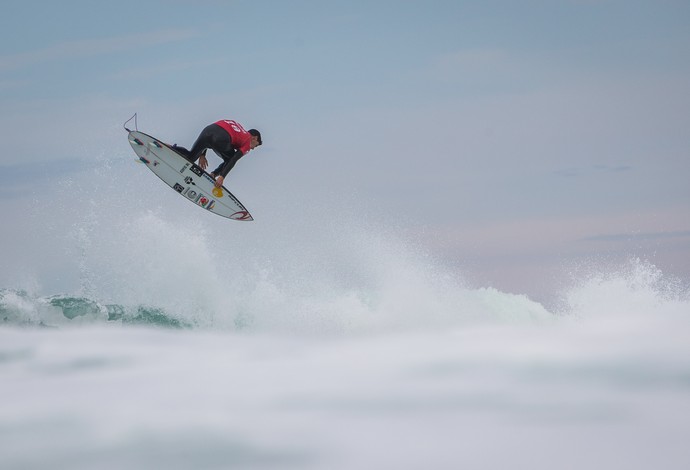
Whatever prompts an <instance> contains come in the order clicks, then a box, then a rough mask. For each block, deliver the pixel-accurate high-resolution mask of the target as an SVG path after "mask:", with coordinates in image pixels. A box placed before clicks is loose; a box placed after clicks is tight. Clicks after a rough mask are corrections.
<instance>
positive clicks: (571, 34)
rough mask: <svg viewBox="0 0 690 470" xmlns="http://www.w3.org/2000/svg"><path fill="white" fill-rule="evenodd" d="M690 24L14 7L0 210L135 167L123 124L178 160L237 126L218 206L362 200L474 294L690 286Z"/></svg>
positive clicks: (499, 13) (344, 4) (180, 1)
mask: <svg viewBox="0 0 690 470" xmlns="http://www.w3.org/2000/svg"><path fill="white" fill-rule="evenodd" d="M689 24H690V2H687V1H685V0H679V1H673V0H649V1H639V0H541V1H537V0H525V1H519V0H503V1H497V0H496V1H491V0H489V1H460V0H457V1H440V0H430V1H425V2H421V1H406V0H401V1H387V0H386V1H381V0H366V1H360V0H348V1H344V0H343V1H328V0H295V1H278V0H274V1H258V0H246V1H242V0H237V1H231V0H228V1H222V0H206V1H204V0H194V1H185V0H169V1H147V0H137V1H132V0H120V1H117V2H100V1H93V0H88V1H87V0H85V1H74V0H66V1H62V2H54V1H47V0H46V1H32V0H21V1H15V0H5V1H3V6H2V15H0V39H1V40H0V136H2V142H3V150H2V152H1V153H0V183H2V187H0V209H2V210H3V212H4V214H5V223H7V224H8V227H9V225H12V224H15V225H17V224H19V222H20V220H19V219H18V218H19V217H22V215H21V214H22V212H21V208H22V207H26V206H30V205H33V204H35V203H36V195H35V194H33V195H30V194H29V193H30V190H28V188H31V187H35V185H41V184H50V183H51V182H55V181H56V180H60V179H65V178H68V177H69V175H70V174H71V173H74V172H77V171H78V170H79V168H80V167H83V166H84V165H87V164H89V163H92V162H93V160H94V157H95V156H98V157H102V156H104V155H105V156H106V157H108V158H109V159H117V158H119V157H120V156H122V157H123V158H125V157H126V158H131V155H130V154H129V152H130V150H129V149H128V146H127V141H126V139H124V138H123V137H124V133H123V131H122V128H121V125H122V123H123V121H124V120H126V119H127V118H128V117H129V116H131V114H132V113H134V112H135V111H136V112H138V113H139V129H140V130H142V131H144V132H147V133H150V134H153V135H156V136H159V137H160V138H162V139H164V140H168V141H170V142H173V141H174V142H177V143H180V144H183V145H191V143H192V142H193V140H194V138H195V137H196V135H197V134H198V132H199V130H200V129H201V128H203V127H204V126H205V125H207V124H208V123H210V122H213V121H215V120H217V119H221V118H232V119H237V120H238V121H239V122H241V123H243V124H244V125H245V127H256V128H259V129H260V130H261V131H262V133H263V138H264V142H265V145H264V146H262V147H261V148H259V149H258V150H256V151H255V152H254V154H250V156H248V157H246V158H245V159H243V160H242V161H241V162H240V163H238V165H237V167H236V168H235V170H233V172H232V173H231V177H230V179H229V180H228V182H227V184H228V185H229V186H231V187H232V186H233V184H234V185H237V186H239V187H242V188H244V187H248V188H257V187H258V188H260V187H262V186H266V187H270V188H271V194H274V193H279V191H280V190H281V189H284V190H285V191H292V192H293V193H294V191H295V188H299V193H300V194H301V196H302V197H303V200H306V201H308V200H324V199H325V198H327V197H328V195H332V194H341V193H342V194H345V195H347V197H350V196H351V195H352V194H353V193H354V194H356V196H354V197H356V198H358V200H360V201H366V203H367V206H368V207H369V208H371V209H372V210H373V211H374V212H376V213H378V214H383V215H384V216H385V217H387V218H390V219H391V220H396V221H399V223H400V224H402V225H403V226H404V227H406V228H407V229H408V230H409V231H410V233H415V232H416V233H417V234H418V235H419V237H423V238H424V240H426V243H428V247H429V249H430V250H432V251H433V253H434V254H436V255H438V256H440V257H441V258H442V259H444V260H445V262H447V263H448V264H449V265H456V266H459V267H462V268H463V269H467V270H469V271H472V272H475V273H476V275H477V276H478V278H479V282H480V283H481V282H486V283H489V284H493V285H497V286H498V287H501V288H504V289H506V290H512V291H515V292H518V293H520V292H526V293H535V292H537V291H538V289H539V286H537V285H536V284H537V282H536V281H534V279H542V281H540V282H541V283H544V282H546V279H548V278H550V276H552V274H553V273H554V272H556V271H557V270H562V269H563V266H564V264H567V263H569V262H573V261H577V260H583V259H589V258H593V257H599V256H614V257H625V256H631V255H632V256H643V257H645V256H648V257H650V258H651V259H652V261H654V262H655V263H657V264H658V266H659V267H660V268H662V269H663V270H664V271H666V272H669V273H672V274H677V275H681V276H690V184H688V180H690V132H689V131H688V124H690V28H689V27H688V25H689ZM130 162H131V161H130ZM216 163H217V161H215V160H212V159H211V163H210V164H211V165H215V164H216ZM133 171H139V169H138V168H135V169H134V170H133ZM243 185H246V186H243ZM237 186H235V187H237ZM160 189H161V190H163V187H161V188H160ZM253 191H255V189H253ZM244 194H247V191H246V190H245V191H244ZM254 194H255V193H254ZM255 198H256V196H255ZM256 200H257V201H258V200H259V199H258V198H257V199H256ZM260 200H261V203H262V204H264V203H266V204H270V199H269V198H262V199H260ZM243 202H244V203H245V204H246V205H247V206H248V207H252V208H253V209H254V212H255V214H254V215H255V217H257V218H258V217H260V215H258V214H256V210H257V206H256V203H254V204H252V202H253V201H251V200H247V199H246V197H245V198H243ZM278 203H280V204H285V201H282V200H281V201H279V202H276V204H278ZM258 209H259V213H260V209H261V207H260V206H259V207H258ZM296 218H297V219H298V218H299V214H297V215H296ZM8 219H9V220H8ZM264 219H265V217H264ZM264 223H268V222H267V221H266V220H264ZM19 225H21V224H19ZM279 229H280V227H275V230H279ZM4 232H5V233H4V234H3V236H2V238H0V241H1V242H2V243H3V246H5V251H8V252H9V251H10V250H14V246H16V245H15V244H13V243H12V242H10V240H8V238H10V236H16V234H15V233H12V234H10V231H8V230H5V231H4ZM20 243H21V242H20ZM10 246H12V247H13V248H9V247H10ZM20 247H21V245H20ZM0 287H2V286H0ZM521 289H522V290H521Z"/></svg>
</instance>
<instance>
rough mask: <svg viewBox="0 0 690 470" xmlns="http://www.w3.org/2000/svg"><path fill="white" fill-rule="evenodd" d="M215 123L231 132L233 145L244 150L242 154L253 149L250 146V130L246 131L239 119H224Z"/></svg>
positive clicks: (241, 150)
mask: <svg viewBox="0 0 690 470" xmlns="http://www.w3.org/2000/svg"><path fill="white" fill-rule="evenodd" d="M215 124H217V125H219V126H220V127H222V128H223V129H225V130H226V131H227V133H228V134H230V138H231V139H232V146H233V147H235V148H236V149H238V150H239V151H240V152H242V155H247V152H249V150H250V149H251V148H250V147H249V144H250V143H251V140H252V135H251V134H250V133H249V132H247V131H245V130H244V127H242V125H240V123H238V122H237V121H230V120H228V119H223V120H221V121H218V122H216V123H215Z"/></svg>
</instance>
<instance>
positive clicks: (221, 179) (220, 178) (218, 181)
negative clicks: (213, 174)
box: [216, 176, 225, 188]
mask: <svg viewBox="0 0 690 470" xmlns="http://www.w3.org/2000/svg"><path fill="white" fill-rule="evenodd" d="M224 180H225V178H223V177H222V176H219V177H218V178H216V188H220V187H221V186H223V181H224Z"/></svg>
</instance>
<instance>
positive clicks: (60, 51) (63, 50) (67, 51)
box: [0, 29, 199, 72]
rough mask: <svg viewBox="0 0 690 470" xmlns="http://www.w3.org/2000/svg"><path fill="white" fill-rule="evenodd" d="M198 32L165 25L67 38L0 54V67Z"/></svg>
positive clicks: (11, 67)
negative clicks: (104, 35) (163, 27)
mask: <svg viewBox="0 0 690 470" xmlns="http://www.w3.org/2000/svg"><path fill="white" fill-rule="evenodd" d="M198 35H199V33H197V32H196V31H193V30H179V29H168V30H161V31H152V32H146V33H140V34H128V35H126V36H117V37H110V38H103V39H82V40H78V41H67V42H63V43H60V44H54V45H52V46H49V47H45V48H43V49H37V50H33V51H28V52H23V53H20V54H13V55H7V56H4V57H0V71H3V72H4V71H9V70H16V69H21V68H25V67H31V66H34V65H39V64H44V63H46V62H53V61H61V60H73V59H79V58H83V57H93V56H98V55H103V54H112V53H114V52H120V51H126V50H130V49H134V48H138V49H141V48H145V47H151V46H157V45H160V44H167V43H171V42H177V41H183V40H185V39H189V38H192V37H195V36H198Z"/></svg>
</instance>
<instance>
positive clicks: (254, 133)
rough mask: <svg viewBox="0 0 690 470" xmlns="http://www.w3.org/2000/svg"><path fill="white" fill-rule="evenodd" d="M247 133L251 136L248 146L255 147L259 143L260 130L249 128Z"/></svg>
mask: <svg viewBox="0 0 690 470" xmlns="http://www.w3.org/2000/svg"><path fill="white" fill-rule="evenodd" d="M249 133H250V134H251V136H252V141H251V144H250V147H251V148H252V149H255V148H256V147H258V146H259V145H261V132H259V131H257V130H256V129H249Z"/></svg>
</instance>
